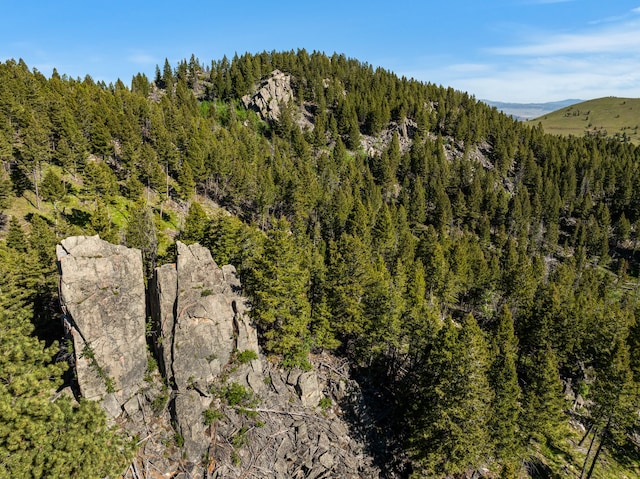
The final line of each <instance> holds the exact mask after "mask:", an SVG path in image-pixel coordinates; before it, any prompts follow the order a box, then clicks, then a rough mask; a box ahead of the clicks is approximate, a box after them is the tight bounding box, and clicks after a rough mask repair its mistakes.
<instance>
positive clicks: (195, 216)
mask: <svg viewBox="0 0 640 479" xmlns="http://www.w3.org/2000/svg"><path fill="white" fill-rule="evenodd" d="M208 220H209V218H208V217H207V214H206V213H205V211H204V210H203V209H202V206H200V203H198V202H197V201H193V202H191V206H189V212H188V213H187V217H186V218H185V220H184V228H183V229H182V234H181V235H180V239H181V240H182V241H183V242H185V243H187V244H191V243H200V244H203V242H204V239H205V235H204V234H205V229H206V227H207V222H208Z"/></svg>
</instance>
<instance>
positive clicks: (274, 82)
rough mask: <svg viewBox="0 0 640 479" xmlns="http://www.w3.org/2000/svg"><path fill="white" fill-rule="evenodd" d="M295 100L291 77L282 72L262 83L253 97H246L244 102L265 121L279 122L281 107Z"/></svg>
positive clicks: (243, 99) (277, 72)
mask: <svg viewBox="0 0 640 479" xmlns="http://www.w3.org/2000/svg"><path fill="white" fill-rule="evenodd" d="M292 99H293V90H292V88H291V76H290V75H287V74H285V73H283V72H281V71H280V70H274V71H273V72H272V73H271V75H269V77H268V78H267V79H265V80H263V81H262V83H260V84H259V85H258V87H257V89H256V92H255V93H254V94H253V95H245V96H243V97H242V102H243V103H244V106H245V107H246V108H250V109H252V110H254V111H256V112H257V113H258V114H259V115H260V116H261V118H262V119H263V120H267V121H277V120H278V118H279V117H280V105H281V104H287V103H289V101H291V100H292Z"/></svg>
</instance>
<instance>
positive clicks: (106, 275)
mask: <svg viewBox="0 0 640 479" xmlns="http://www.w3.org/2000/svg"><path fill="white" fill-rule="evenodd" d="M58 260H59V265H60V273H61V277H60V293H61V301H62V305H63V310H64V311H65V318H66V321H67V323H68V325H69V328H70V334H71V335H72V337H73V340H74V344H75V345H76V351H77V354H76V370H77V377H78V382H79V385H80V392H81V393H82V395H83V396H85V397H87V398H90V399H95V400H100V401H101V403H102V405H103V407H104V408H105V409H106V410H107V412H108V413H109V414H110V415H111V417H112V418H117V423H118V424H119V425H121V426H122V427H124V428H125V429H126V430H128V431H129V432H130V434H132V435H135V436H136V437H139V438H141V440H140V444H141V447H140V451H139V455H138V457H137V458H136V460H135V461H134V463H133V464H132V467H131V468H130V469H129V470H128V472H127V473H126V474H125V475H124V478H125V479H134V478H139V477H180V478H185V479H186V478H202V477H207V478H220V479H221V478H227V477H258V478H283V479H284V478H295V477H301V478H302V477H305V478H322V477H325V478H326V477H341V478H359V477H370V478H372V479H375V478H377V477H379V470H378V468H377V467H376V466H375V465H374V461H373V459H372V457H371V456H370V455H369V454H368V452H367V449H366V447H365V440H364V438H365V437H366V434H365V433H363V430H362V425H358V424H357V421H355V422H354V421H351V422H347V421H345V419H344V418H345V417H347V416H348V417H352V418H355V417H356V416H357V415H358V414H360V413H361V412H362V411H363V404H364V401H363V399H362V394H361V393H360V392H359V388H358V385H357V383H356V382H355V381H353V380H351V379H349V373H348V369H346V363H344V362H343V363H342V364H338V363H337V362H335V360H334V359H332V358H331V357H329V356H327V357H323V358H317V364H318V365H320V364H322V365H323V367H316V368H314V369H312V370H310V371H301V370H292V371H287V370H284V369H281V368H279V367H278V366H277V365H275V364H274V363H273V362H272V361H268V360H265V359H264V358H263V357H262V356H261V355H260V351H259V347H258V336H257V332H256V329H255V328H254V327H253V325H252V323H251V321H250V320H249V315H248V310H247V308H248V301H247V299H246V298H244V297H243V296H242V295H241V286H240V281H239V280H238V277H237V275H236V271H235V268H234V267H233V266H229V265H227V266H223V267H219V266H218V265H217V264H216V263H215V261H214V260H213V259H212V257H211V254H210V252H209V251H208V250H207V249H206V248H203V247H202V246H200V245H197V244H194V245H188V246H187V245H185V244H183V243H180V242H178V243H177V260H176V263H175V264H167V265H163V266H161V267H159V268H157V269H156V271H155V277H154V278H153V279H152V281H151V282H150V284H149V296H148V301H147V302H146V301H145V290H144V281H143V273H142V271H143V268H142V260H141V255H140V252H139V251H138V250H134V249H129V248H125V247H123V246H115V245H111V244H109V243H106V242H104V241H102V240H100V239H99V238H98V237H97V236H95V237H72V238H67V239H66V240H64V241H63V242H62V244H61V245H59V247H58ZM145 303H148V305H149V307H150V310H151V311H150V313H151V316H152V322H151V326H152V327H151V330H152V338H153V343H154V348H155V352H156V358H157V360H158V364H159V371H155V372H154V371H151V370H150V368H148V366H147V348H146V342H145V317H146V310H145ZM332 361H334V363H333V364H332V365H331V364H330V363H331V362H332ZM136 471H155V472H153V474H156V473H157V474H156V475H155V476H154V475H153V474H151V473H150V474H151V475H146V473H145V474H144V475H140V474H139V473H138V472H136Z"/></svg>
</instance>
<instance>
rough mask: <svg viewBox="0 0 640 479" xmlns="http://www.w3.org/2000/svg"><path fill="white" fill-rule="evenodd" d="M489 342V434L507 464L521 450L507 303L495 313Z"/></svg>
mask: <svg viewBox="0 0 640 479" xmlns="http://www.w3.org/2000/svg"><path fill="white" fill-rule="evenodd" d="M492 343H493V344H492V346H493V347H492V357H493V361H492V364H491V368H490V372H489V379H490V384H491V387H492V389H493V391H494V393H495V395H494V399H493V404H492V406H493V414H492V418H491V421H490V427H491V435H492V437H493V438H494V440H495V442H496V449H497V454H498V457H499V458H500V460H501V461H502V462H506V463H510V462H513V461H514V460H515V459H516V458H517V457H518V453H519V452H520V448H519V441H520V432H519V429H518V423H519V419H520V413H521V405H520V399H521V392H520V386H519V385H518V374H517V371H516V359H517V354H518V351H517V349H518V346H517V339H516V337H515V334H514V328H513V317H512V316H511V311H510V310H509V308H508V307H507V306H506V305H505V306H503V308H502V311H501V312H500V314H499V316H498V325H497V329H496V332H495V334H494V336H493V341H492Z"/></svg>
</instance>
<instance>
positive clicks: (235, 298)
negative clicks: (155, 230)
mask: <svg viewBox="0 0 640 479" xmlns="http://www.w3.org/2000/svg"><path fill="white" fill-rule="evenodd" d="M176 246H177V252H178V255H177V262H176V264H168V265H164V266H161V267H159V268H157V269H156V272H155V277H154V280H153V282H152V285H151V291H152V292H151V301H150V303H151V311H152V314H153V318H154V325H155V330H156V331H158V332H159V333H160V334H159V336H158V337H157V338H156V340H155V343H156V344H157V350H158V356H159V357H160V358H161V367H162V369H163V372H164V375H165V377H166V378H167V380H168V381H169V383H170V384H172V385H173V386H174V390H175V394H176V399H175V401H174V411H175V421H176V425H177V427H178V429H179V430H180V434H181V436H182V437H183V439H184V441H185V450H186V453H187V457H188V458H190V459H193V460H196V459H199V458H200V457H201V456H202V454H203V453H204V452H206V449H207V447H208V445H209V442H210V439H209V437H207V436H206V435H204V433H203V431H204V423H203V421H204V419H203V412H204V410H205V409H207V407H208V406H209V404H210V403H211V394H210V392H209V391H210V389H211V387H212V385H213V384H214V382H216V381H217V379H218V377H219V376H220V374H221V372H222V369H223V367H224V366H225V365H227V364H228V363H229V362H230V360H231V358H232V355H233V354H234V353H236V352H243V351H252V352H253V354H254V355H255V357H256V358H257V357H258V353H259V350H258V338H257V333H256V330H255V328H254V327H253V326H252V325H251V324H250V323H249V320H248V317H247V315H246V314H245V312H246V309H247V308H246V304H245V303H246V299H245V298H243V297H242V296H240V282H239V280H238V278H237V275H236V271H235V268H234V267H233V266H230V265H227V266H224V267H223V268H220V267H218V265H217V264H216V263H215V261H214V260H213V259H212V257H211V253H210V252H209V250H208V249H206V248H204V247H203V246H200V245H199V244H193V245H189V246H187V245H185V244H184V243H181V242H180V241H178V242H177V245H176ZM249 366H251V367H255V369H256V370H258V371H260V370H261V366H260V362H259V361H257V360H254V361H252V364H250V365H249ZM244 372H245V373H246V374H249V372H251V371H249V370H246V371H244ZM244 382H247V381H246V380H245V381H244ZM196 392H197V394H196ZM194 418H197V419H198V422H199V423H200V424H199V425H198V424H195V423H194Z"/></svg>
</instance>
